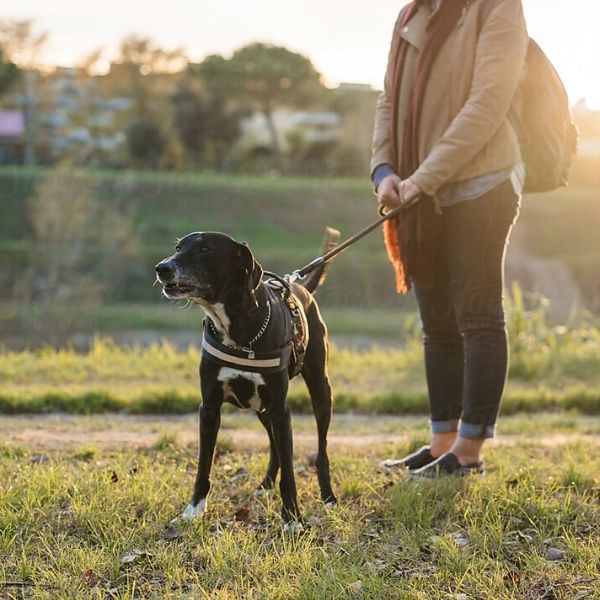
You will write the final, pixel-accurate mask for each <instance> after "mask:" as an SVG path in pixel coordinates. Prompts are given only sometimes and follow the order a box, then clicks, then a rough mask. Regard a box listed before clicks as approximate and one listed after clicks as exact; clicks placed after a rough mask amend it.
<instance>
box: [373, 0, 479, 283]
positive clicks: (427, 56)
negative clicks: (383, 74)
mask: <svg viewBox="0 0 600 600" xmlns="http://www.w3.org/2000/svg"><path fill="white" fill-rule="evenodd" d="M468 2H469V0H441V4H440V6H439V8H438V9H437V10H436V11H435V12H434V13H433V14H432V15H431V17H430V19H429V22H428V24H427V35H426V37H425V41H424V45H423V50H422V51H421V52H420V54H419V58H418V62H417V67H416V73H415V79H414V82H413V86H412V89H411V93H410V96H409V106H408V111H407V118H406V121H405V123H404V132H403V136H402V148H401V151H399V148H398V135H397V132H398V102H399V92H400V90H399V87H400V81H401V80H402V74H403V71H404V66H405V64H406V57H407V54H408V49H409V45H410V44H409V43H408V42H407V41H406V40H404V39H403V38H402V37H401V36H400V35H399V34H398V33H396V34H395V35H394V38H395V48H392V53H391V61H390V66H389V68H391V69H393V70H392V77H391V81H392V93H391V98H390V102H391V107H392V117H391V120H390V122H391V128H390V138H391V146H392V161H393V166H394V167H396V168H398V174H399V175H400V177H401V178H402V179H406V178H408V177H410V176H411V175H412V174H413V173H414V172H415V171H416V170H417V168H418V167H419V123H420V120H421V112H422V107H423V97H424V94H425V90H426V87H427V82H428V80H429V75H430V73H431V67H432V65H433V63H434V61H435V59H436V57H437V55H438V54H439V52H440V50H441V48H442V46H443V44H444V42H445V41H446V38H447V37H448V35H449V34H450V32H451V31H452V30H453V29H454V27H455V26H456V23H457V22H458V20H459V18H460V17H461V15H462V14H463V12H464V9H465V6H466V5H467V3H468ZM418 8H419V1H418V0H415V1H414V2H412V4H409V5H408V6H407V8H406V9H405V10H404V14H402V15H401V16H400V18H399V29H400V30H401V29H402V28H403V27H405V26H406V25H407V24H408V22H409V21H410V20H411V19H412V18H413V17H414V16H415V14H416V13H417V11H418ZM440 227H441V220H440V216H439V214H438V213H437V211H436V207H435V202H434V199H433V198H431V197H428V196H425V195H424V194H422V195H421V198H420V199H419V201H418V202H417V203H415V204H413V205H412V206H411V207H410V208H408V209H407V210H405V211H404V212H403V214H402V216H401V217H399V218H398V219H392V220H390V221H386V222H385V223H384V226H383V235H384V242H385V247H386V250H387V253H388V257H389V259H390V261H391V263H392V265H393V267H394V273H395V276H396V291H397V292H398V293H401V294H405V293H406V292H408V290H410V287H411V279H415V280H417V281H419V283H420V284H422V285H423V286H424V287H431V286H432V285H433V279H434V275H433V274H434V264H435V262H434V261H435V254H436V249H437V245H438V239H439V237H440Z"/></svg>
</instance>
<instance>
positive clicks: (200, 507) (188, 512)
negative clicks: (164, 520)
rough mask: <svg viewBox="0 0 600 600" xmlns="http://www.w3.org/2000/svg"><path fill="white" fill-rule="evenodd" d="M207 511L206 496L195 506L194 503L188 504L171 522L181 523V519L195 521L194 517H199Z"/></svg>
mask: <svg viewBox="0 0 600 600" xmlns="http://www.w3.org/2000/svg"><path fill="white" fill-rule="evenodd" d="M205 511H206V498H204V499H203V500H200V502H198V504H196V505H195V506H194V505H193V504H188V505H187V506H186V507H185V510H184V511H183V512H182V513H181V514H180V515H179V516H178V517H175V518H174V519H173V520H172V521H171V523H180V522H181V521H193V520H194V519H198V518H200V517H201V516H202V514H203V513H204V512H205Z"/></svg>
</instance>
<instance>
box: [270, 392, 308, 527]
mask: <svg viewBox="0 0 600 600" xmlns="http://www.w3.org/2000/svg"><path fill="white" fill-rule="evenodd" d="M271 430H272V432H273V440H274V442H275V449H276V450H277V455H278V457H279V465H280V469H281V480H280V482H279V489H280V491H281V500H282V502H283V509H282V511H281V516H282V517H283V520H284V521H285V524H286V530H289V531H293V530H294V529H295V527H296V526H297V524H299V523H300V522H301V520H302V518H301V515H300V509H299V507H298V499H297V493H296V480H295V478H294V458H293V457H294V447H293V438H292V416H291V413H290V408H289V406H288V405H287V402H285V403H284V406H283V407H282V408H280V409H279V410H278V411H277V412H276V413H275V414H273V415H272V416H271Z"/></svg>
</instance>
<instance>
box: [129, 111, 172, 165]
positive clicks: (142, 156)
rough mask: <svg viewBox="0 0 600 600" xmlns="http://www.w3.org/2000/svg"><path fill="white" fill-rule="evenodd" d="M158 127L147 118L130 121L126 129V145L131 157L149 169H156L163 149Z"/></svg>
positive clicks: (163, 142)
mask: <svg viewBox="0 0 600 600" xmlns="http://www.w3.org/2000/svg"><path fill="white" fill-rule="evenodd" d="M165 142H166V140H165V138H164V136H163V133H162V131H161V129H160V126H159V125H158V124H157V123H155V122H154V121H153V120H151V119H149V118H147V117H141V118H139V119H136V120H135V121H132V123H131V124H130V126H129V128H128V129H127V145H128V147H129V152H130V154H131V156H132V157H133V158H134V159H136V160H138V161H140V162H142V163H144V166H146V167H147V168H149V169H157V168H158V163H159V161H160V157H161V156H162V153H163V151H164V149H165Z"/></svg>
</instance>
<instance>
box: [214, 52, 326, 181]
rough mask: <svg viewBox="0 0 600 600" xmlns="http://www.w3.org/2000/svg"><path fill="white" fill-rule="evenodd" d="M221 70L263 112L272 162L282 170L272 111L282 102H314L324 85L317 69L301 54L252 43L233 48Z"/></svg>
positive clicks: (230, 82)
mask: <svg viewBox="0 0 600 600" xmlns="http://www.w3.org/2000/svg"><path fill="white" fill-rule="evenodd" d="M224 74H225V75H226V77H225V81H226V85H227V87H229V88H230V89H232V91H233V92H234V93H236V94H237V95H238V96H239V97H240V99H242V100H245V101H246V102H247V103H248V104H249V105H250V106H252V107H253V108H255V109H256V110H259V111H261V112H262V113H263V114H264V116H265V119H266V122H267V126H268V128H269V133H270V136H271V145H272V149H273V155H274V158H275V163H276V165H277V167H278V168H279V169H280V170H282V171H283V170H284V169H283V166H284V165H283V157H282V152H281V146H280V144H279V136H278V132H277V129H276V126H275V121H274V119H273V113H274V111H275V109H276V108H278V107H279V106H282V105H285V106H295V107H303V106H307V105H309V104H311V103H312V102H314V101H315V100H316V99H317V98H318V97H319V95H320V94H321V93H322V92H323V91H324V89H325V88H324V86H323V84H322V82H321V75H320V73H319V72H318V71H317V70H316V69H315V67H314V66H313V64H312V62H311V61H310V60H309V59H308V58H306V57H305V56H302V55H301V54H296V53H295V52H291V51H290V50H287V49H286V48H282V47H279V46H272V45H269V44H261V43H255V44H250V45H249V46H244V47H243V48H240V49H239V50H237V51H236V52H234V54H233V56H232V57H231V59H230V60H229V61H228V68H227V69H226V72H225V73H224Z"/></svg>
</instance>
